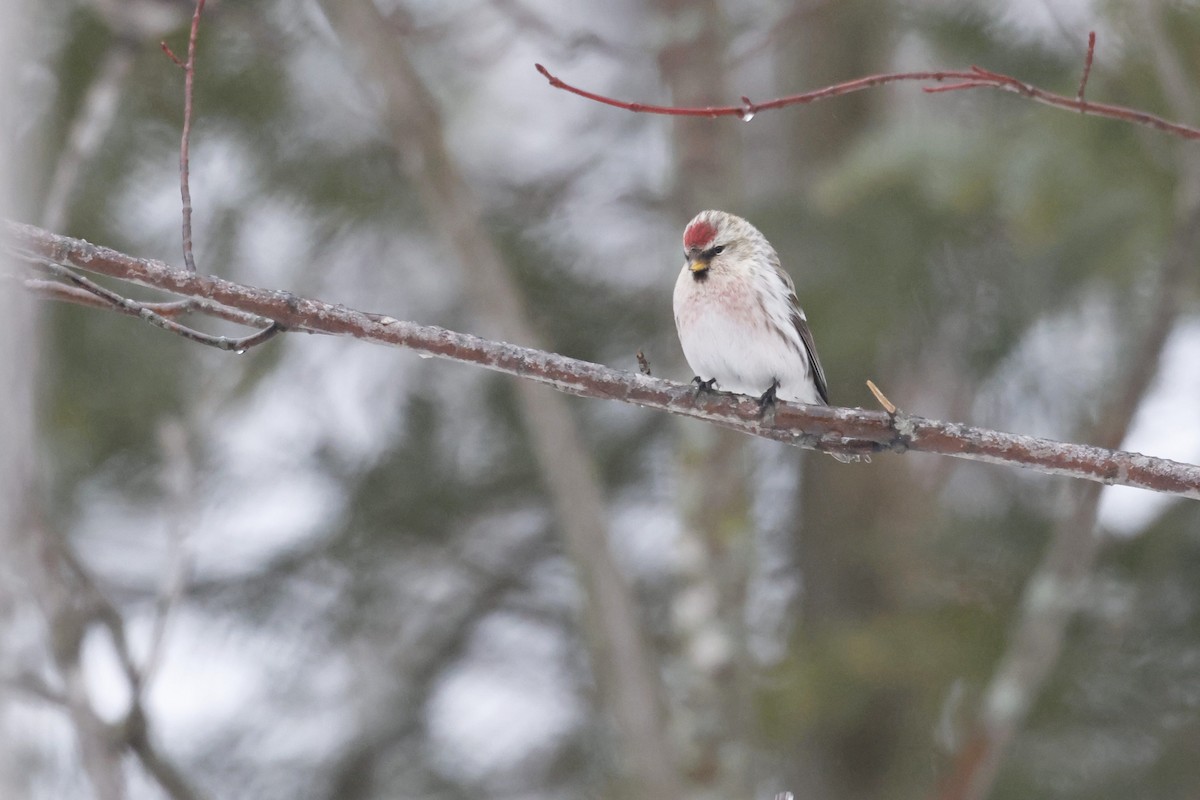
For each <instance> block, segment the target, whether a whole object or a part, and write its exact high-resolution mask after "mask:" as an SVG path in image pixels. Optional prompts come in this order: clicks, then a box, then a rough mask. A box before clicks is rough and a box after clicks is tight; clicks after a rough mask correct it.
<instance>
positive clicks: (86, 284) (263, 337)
mask: <svg viewBox="0 0 1200 800" xmlns="http://www.w3.org/2000/svg"><path fill="white" fill-rule="evenodd" d="M36 263H37V265H38V266H39V267H41V268H43V269H45V270H48V271H49V272H51V273H52V274H54V275H57V276H58V277H60V278H63V279H64V280H68V281H70V282H71V283H73V284H75V285H76V286H78V287H79V288H81V289H83V290H85V291H88V292H90V293H92V294H94V295H95V296H96V297H98V298H100V299H101V300H102V301H105V302H107V303H108V304H109V306H111V307H112V308H114V309H118V310H120V311H121V313H124V314H128V315H129V316H134V317H138V318H139V319H144V320H145V321H146V322H149V323H150V324H151V325H154V326H155V327H158V328H162V329H163V330H164V331H168V332H170V333H174V334H176V335H178V336H182V337H183V338H184V339H188V340H190V341H193V342H197V343H198V344H203V345H207V346H209V347H215V348H216V349H218V350H224V351H226V352H234V353H244V352H246V351H247V350H249V349H250V348H251V347H255V346H257V345H260V344H263V343H264V342H267V341H270V340H271V339H274V338H275V337H276V336H277V335H278V334H280V333H282V331H283V327H282V326H281V325H280V324H279V323H277V322H271V323H270V324H268V325H267V326H266V327H265V328H263V329H262V330H260V331H258V332H257V333H252V334H250V335H249V336H244V337H242V338H239V339H231V338H229V337H228V336H213V335H212V334H209V333H203V332H201V331H198V330H196V329H195V328H189V327H187V326H186V325H180V324H179V323H178V322H175V321H174V320H173V319H168V318H167V317H165V316H163V315H162V314H159V313H156V312H155V311H154V310H153V309H152V308H150V307H149V306H147V305H146V304H143V303H139V302H138V301H136V300H130V299H129V298H128V297H125V296H123V295H120V294H117V293H116V292H114V291H112V290H110V289H106V288H104V287H103V286H101V285H100V284H98V283H96V282H94V281H91V280H88V279H87V278H85V277H83V276H82V275H79V274H77V273H76V272H74V271H73V270H71V269H68V268H66V267H64V266H62V265H61V264H57V263H55V262H53V261H49V260H46V259H38V260H37V262H36ZM172 305H173V307H172V309H171V310H172V311H175V310H176V307H174V304H172Z"/></svg>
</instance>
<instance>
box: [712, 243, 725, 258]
mask: <svg viewBox="0 0 1200 800" xmlns="http://www.w3.org/2000/svg"><path fill="white" fill-rule="evenodd" d="M712 251H713V255H714V256H719V255H721V253H724V252H725V245H723V244H719V245H717V246H716V247H714V248H713V249H712Z"/></svg>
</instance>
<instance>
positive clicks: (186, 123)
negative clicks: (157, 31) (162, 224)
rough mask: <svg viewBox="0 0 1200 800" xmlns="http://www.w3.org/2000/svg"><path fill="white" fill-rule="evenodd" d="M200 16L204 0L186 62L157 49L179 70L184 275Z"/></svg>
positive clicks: (192, 265) (188, 254)
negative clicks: (181, 113) (181, 106)
mask: <svg viewBox="0 0 1200 800" xmlns="http://www.w3.org/2000/svg"><path fill="white" fill-rule="evenodd" d="M203 12H204V0H196V13H194V14H193V15H192V29H191V31H190V32H189V34H188V55H187V61H180V60H179V56H177V55H175V53H174V52H172V51H171V48H170V47H168V46H167V43H166V42H161V43H160V45H159V46H160V47H162V50H163V52H164V53H166V54H167V56H168V57H169V58H170V59H171V60H172V61H174V62H175V64H176V65H177V66H179V67H181V68H182V69H183V135H182V136H181V137H180V142H179V194H180V196H181V197H182V199H183V263H184V265H185V266H186V267H187V270H188V272H195V271H196V259H195V257H194V256H193V255H192V190H191V187H190V185H189V182H188V158H189V153H188V149H189V142H190V140H191V137H192V96H193V85H194V83H195V79H196V36H197V34H198V33H199V31H200V15H201V14H202V13H203Z"/></svg>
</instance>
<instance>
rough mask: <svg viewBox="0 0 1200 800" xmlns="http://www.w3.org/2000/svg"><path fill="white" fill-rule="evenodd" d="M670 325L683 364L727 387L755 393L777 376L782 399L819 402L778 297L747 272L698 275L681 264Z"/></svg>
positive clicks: (784, 304) (783, 300)
mask: <svg viewBox="0 0 1200 800" xmlns="http://www.w3.org/2000/svg"><path fill="white" fill-rule="evenodd" d="M674 301H675V325H676V327H677V328H678V330H679V341H680V344H681V345H682V346H683V354H684V357H685V358H687V362H688V365H689V366H690V367H691V368H692V371H693V372H695V373H696V375H697V376H699V377H700V378H701V379H702V380H708V379H709V378H716V380H717V386H718V388H720V389H723V390H724V391H728V392H738V393H739V394H750V395H759V394H762V393H763V392H765V391H766V390H767V389H769V388H770V386H771V384H772V382H774V381H776V380H777V381H779V388H778V390H777V396H778V397H779V398H780V399H781V400H790V401H795V402H800V403H820V402H821V400H820V398H819V396H818V395H817V391H816V387H815V385H814V384H813V381H812V377H811V376H812V371H811V368H810V366H809V363H808V357H807V355H806V354H805V351H804V347H803V345H802V344H801V343H800V340H799V335H798V334H797V333H796V332H795V329H794V327H793V326H791V325H790V322H788V320H789V314H790V306H789V305H788V298H787V296H786V291H785V292H783V294H782V296H781V297H776V296H775V293H772V292H762V291H759V290H758V289H757V288H756V285H755V281H754V280H753V278H752V277H750V276H742V275H730V274H728V273H725V274H722V273H720V272H718V271H716V270H712V269H710V270H709V271H708V274H707V277H705V278H704V279H702V280H697V279H696V278H695V276H694V275H693V273H692V271H691V270H690V269H689V268H688V267H687V266H685V267H684V268H683V271H682V272H681V273H680V274H679V278H678V280H676V282H675V297H674Z"/></svg>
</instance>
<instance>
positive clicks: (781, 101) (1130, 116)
mask: <svg viewBox="0 0 1200 800" xmlns="http://www.w3.org/2000/svg"><path fill="white" fill-rule="evenodd" d="M1089 42H1090V44H1089V47H1088V59H1087V62H1086V64H1085V71H1084V81H1083V82H1084V83H1086V80H1087V75H1088V73H1090V72H1091V63H1092V62H1091V56H1092V53H1093V51H1094V43H1095V36H1094V34H1093V35H1092V36H1090V37H1089ZM534 66H535V67H537V71H538V72H540V73H541V74H542V75H543V76H545V78H546V80H548V81H550V85H551V86H553V87H554V88H555V89H562V90H563V91H566V92H571V93H572V94H577V95H579V96H580V97H583V98H586V99H588V100H592V101H594V102H597V103H604V104H605V105H610V106H615V107H617V108H623V109H625V110H626V111H633V112H635V113H645V114H665V115H669V116H676V117H738V118H740V119H744V120H748V119H749V118H751V117H753V116H754V115H755V114H757V113H759V112H760V111H771V110H773V109H776V108H783V107H785V106H796V105H804V104H806V103H812V102H816V101H817V100H825V99H826V98H830V97H840V96H841V95H845V94H851V93H853V92H860V91H862V90H864V89H871V88H873V87H876V86H883V85H884V84H888V83H897V82H900V81H935V82H938V83H941V82H943V81H950V80H953V81H957V83H952V84H949V85H946V86H926V87H925V91H926V92H927V93H930V94H934V93H938V92H953V91H958V90H960V89H978V88H983V87H990V88H993V89H1002V90H1004V91H1008V92H1014V93H1016V94H1020V95H1024V96H1025V97H1028V98H1029V99H1030V100H1033V101H1035V102H1038V103H1043V104H1045V105H1048V106H1054V107H1056V108H1065V109H1069V110H1072V111H1078V112H1079V113H1081V114H1092V115H1094V116H1097V117H1107V118H1109V119H1117V120H1122V121H1124V122H1130V123H1133V124H1135V125H1145V126H1147V127H1150V128H1155V129H1156V130H1160V131H1162V132H1164V133H1169V134H1171V135H1173V136H1179V137H1181V138H1184V139H1200V128H1193V127H1191V126H1188V125H1182V124H1180V123H1178V122H1171V121H1169V120H1166V119H1163V118H1162V117H1159V116H1155V115H1154V114H1149V113H1147V112H1145V111H1139V110H1137V109H1133V108H1126V107H1124V106H1114V105H1109V104H1106V103H1089V102H1084V101H1083V100H1082V99H1078V98H1073V97H1067V96H1065V95H1061V94H1055V93H1054V92H1048V91H1046V90H1045V89H1040V88H1038V87H1036V86H1033V85H1032V84H1028V83H1025V82H1024V81H1020V80H1017V79H1016V78H1014V77H1012V76H1010V75H1002V74H1000V73H998V72H991V71H989V70H985V69H983V68H981V67H971V69H970V70H969V71H965V72H964V71H954V70H941V71H935V72H889V73H883V74H880V75H868V76H867V77H865V78H858V79H857V80H852V81H846V82H845V83H838V84H834V85H833V86H826V87H825V88H824V89H817V90H816V91H812V92H804V93H802V94H793V95H788V96H787V97H780V98H776V99H775V100H768V101H766V102H765V103H752V102H750V101H749V99H748V98H745V97H743V98H742V104H741V105H736V106H706V107H704V108H687V107H682V106H658V105H651V104H648V103H633V102H627V101H625V100H617V99H615V98H612V97H606V96H605V95H602V94H596V93H595V92H589V91H587V90H585V89H580V88H579V87H577V86H572V85H571V84H569V83H566V82H565V81H563V80H562V79H561V78H559V77H557V76H556V75H553V74H551V73H550V71H549V70H548V69H546V68H545V67H543V66H542V65H541V64H535V65H534ZM1080 88H1081V89H1082V88H1083V86H1082V85H1081V87H1080Z"/></svg>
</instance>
